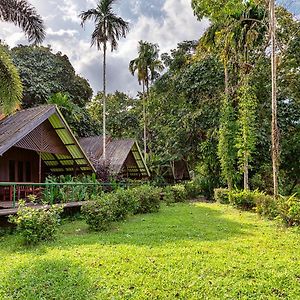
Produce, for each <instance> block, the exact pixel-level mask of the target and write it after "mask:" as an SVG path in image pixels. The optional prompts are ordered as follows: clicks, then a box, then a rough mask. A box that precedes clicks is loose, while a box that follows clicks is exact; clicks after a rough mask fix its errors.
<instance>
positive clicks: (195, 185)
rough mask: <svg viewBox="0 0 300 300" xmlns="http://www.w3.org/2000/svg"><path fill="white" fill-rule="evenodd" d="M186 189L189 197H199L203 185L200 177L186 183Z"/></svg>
mask: <svg viewBox="0 0 300 300" xmlns="http://www.w3.org/2000/svg"><path fill="white" fill-rule="evenodd" d="M185 190H186V194H187V197H188V198H189V199H193V198H196V197H198V196H199V195H200V194H201V186H200V182H199V179H198V178H196V179H194V180H193V181H189V182H187V183H186V184H185Z"/></svg>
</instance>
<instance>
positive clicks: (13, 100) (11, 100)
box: [0, 0, 45, 114]
mask: <svg viewBox="0 0 300 300" xmlns="http://www.w3.org/2000/svg"><path fill="white" fill-rule="evenodd" d="M0 21H3V22H11V23H13V24H15V25H16V26H18V27H20V28H21V29H22V30H23V31H24V33H25V35H26V36H27V38H28V40H29V42H33V43H35V44H39V43H41V42H42V41H43V39H44V38H45V28H44V23H43V21H42V19H41V17H40V16H39V15H38V14H37V12H36V10H35V8H34V7H33V6H31V5H30V4H29V3H28V2H27V1H26V0H0ZM0 84H1V87H0V108H1V110H2V112H3V113H4V114H9V113H11V112H13V111H14V110H16V109H17V107H18V106H19V105H20V101H21V99H22V83H21V79H20V76H19V73H18V71H17V69H16V67H15V66H14V65H13V63H12V60H11V57H10V55H9V53H8V51H7V49H6V48H5V47H4V46H2V45H0Z"/></svg>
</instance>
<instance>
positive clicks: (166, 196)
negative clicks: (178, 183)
mask: <svg viewBox="0 0 300 300" xmlns="http://www.w3.org/2000/svg"><path fill="white" fill-rule="evenodd" d="M162 195H163V198H162V200H163V201H164V202H165V203H166V204H167V205H168V206H169V205H171V204H173V203H175V195H174V192H173V191H172V190H171V189H170V187H169V186H167V187H165V188H164V190H163V193H162Z"/></svg>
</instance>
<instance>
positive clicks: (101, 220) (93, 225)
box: [81, 197, 115, 231]
mask: <svg viewBox="0 0 300 300" xmlns="http://www.w3.org/2000/svg"><path fill="white" fill-rule="evenodd" d="M81 213H82V215H83V217H84V219H85V221H86V222H87V224H88V225H89V227H90V229H92V230H95V231H103V230H107V229H108V228H109V226H110V224H111V223H112V222H113V221H114V220H115V217H114V205H113V203H112V199H111V198H108V197H96V198H95V199H94V200H93V201H89V202H87V203H84V204H83V205H82V207H81Z"/></svg>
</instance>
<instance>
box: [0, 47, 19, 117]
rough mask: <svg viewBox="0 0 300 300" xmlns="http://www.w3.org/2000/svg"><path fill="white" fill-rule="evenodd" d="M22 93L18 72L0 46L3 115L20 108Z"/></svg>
mask: <svg viewBox="0 0 300 300" xmlns="http://www.w3.org/2000/svg"><path fill="white" fill-rule="evenodd" d="M22 93H23V88H22V82H21V78H20V76H19V72H18V70H17V68H16V67H15V66H14V64H13V63H12V60H11V57H10V55H9V54H8V52H7V50H6V49H5V48H4V47H3V46H2V45H0V108H1V110H2V111H3V113H4V114H5V115H6V114H9V113H12V112H13V111H15V110H16V109H17V108H18V107H19V106H20V103H21V99H22Z"/></svg>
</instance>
